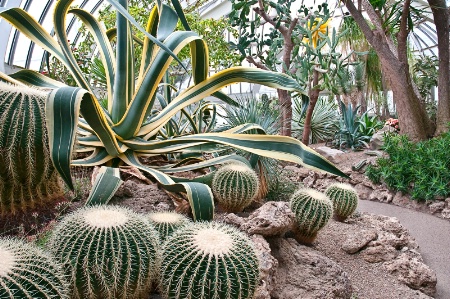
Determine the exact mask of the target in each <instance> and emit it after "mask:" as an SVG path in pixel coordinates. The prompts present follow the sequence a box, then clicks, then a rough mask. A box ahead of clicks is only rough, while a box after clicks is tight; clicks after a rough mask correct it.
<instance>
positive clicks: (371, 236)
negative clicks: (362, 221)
mask: <svg viewBox="0 0 450 299" xmlns="http://www.w3.org/2000/svg"><path fill="white" fill-rule="evenodd" d="M377 237H378V234H377V231H376V230H373V229H371V230H368V229H362V230H359V231H356V232H354V233H353V234H351V235H347V236H346V240H345V241H344V243H343V244H342V247H341V248H342V250H344V251H345V252H347V253H349V254H353V253H356V252H358V251H360V250H361V248H363V247H364V246H366V245H367V244H368V243H369V242H370V241H372V240H375V239H376V238H377Z"/></svg>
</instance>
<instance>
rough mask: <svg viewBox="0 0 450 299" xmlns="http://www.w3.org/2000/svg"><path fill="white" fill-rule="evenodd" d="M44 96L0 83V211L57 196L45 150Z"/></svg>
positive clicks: (54, 176) (54, 175)
mask: <svg viewBox="0 0 450 299" xmlns="http://www.w3.org/2000/svg"><path fill="white" fill-rule="evenodd" d="M46 97H47V94H46V93H45V92H42V91H40V90H37V89H33V88H29V87H23V86H15V85H11V84H7V83H3V82H0V169H1V170H0V211H1V214H6V213H15V212H17V211H18V210H25V209H26V208H28V207H33V206H36V205H38V204H43V203H45V202H46V201H48V200H52V199H54V198H56V197H59V196H60V195H61V194H62V189H61V186H60V184H59V180H58V173H57V172H56V170H55V168H54V167H53V163H52V161H51V159H50V152H49V148H48V134H47V128H46V124H45V100H46Z"/></svg>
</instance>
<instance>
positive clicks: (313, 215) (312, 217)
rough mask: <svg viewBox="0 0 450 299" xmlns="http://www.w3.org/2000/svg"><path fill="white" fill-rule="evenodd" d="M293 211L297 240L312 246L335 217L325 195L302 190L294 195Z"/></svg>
mask: <svg viewBox="0 0 450 299" xmlns="http://www.w3.org/2000/svg"><path fill="white" fill-rule="evenodd" d="M291 210H292V212H294V214H295V220H296V221H295V222H296V225H295V226H294V233H295V235H296V239H297V240H298V241H300V242H302V243H305V244H310V243H312V242H313V241H314V239H315V238H316V236H317V232H318V231H319V230H320V229H322V228H323V227H324V226H325V225H326V224H327V223H328V221H329V220H330V218H331V215H333V204H332V203H331V201H330V199H329V198H328V197H327V196H326V195H325V194H324V193H322V192H319V191H316V190H314V189H311V188H302V189H299V190H297V192H295V193H294V194H293V195H292V198H291Z"/></svg>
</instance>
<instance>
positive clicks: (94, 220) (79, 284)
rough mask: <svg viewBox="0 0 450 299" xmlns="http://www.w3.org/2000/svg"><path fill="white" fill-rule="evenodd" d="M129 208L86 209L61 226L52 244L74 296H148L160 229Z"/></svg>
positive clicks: (56, 231)
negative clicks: (157, 230)
mask: <svg viewBox="0 0 450 299" xmlns="http://www.w3.org/2000/svg"><path fill="white" fill-rule="evenodd" d="M143 217H145V216H140V215H138V214H136V213H134V212H132V211H130V210H128V209H125V208H119V207H115V206H94V207H88V208H83V209H80V210H78V211H76V212H75V213H73V214H71V215H68V216H67V217H66V218H64V219H63V220H62V221H61V223H60V224H58V226H57V227H56V228H55V230H54V232H53V234H52V237H51V239H50V242H49V245H48V247H49V248H50V250H52V251H53V253H54V255H55V257H56V258H57V259H58V261H60V262H61V263H62V264H63V266H64V267H65V271H66V274H67V275H68V276H69V277H70V278H71V283H72V289H73V292H72V293H73V294H72V298H102V299H108V298H110V299H119V298H123V299H129V298H147V297H148V293H149V288H150V286H151V282H152V280H153V279H154V278H155V276H156V275H155V273H156V268H155V267H156V266H155V264H156V258H157V248H156V247H157V244H158V242H159V238H158V233H157V232H156V231H155V230H154V228H153V227H152V225H151V224H150V223H149V222H148V221H147V220H146V219H145V218H143Z"/></svg>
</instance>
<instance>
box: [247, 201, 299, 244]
mask: <svg viewBox="0 0 450 299" xmlns="http://www.w3.org/2000/svg"><path fill="white" fill-rule="evenodd" d="M294 219H295V215H294V214H293V213H292V211H291V209H290V207H289V203H287V202H284V201H278V202H276V201H270V202H267V203H265V204H264V205H263V206H262V207H260V208H259V209H257V210H255V211H254V212H253V213H251V214H250V216H248V218H247V219H245V222H244V223H242V224H241V226H240V228H241V229H242V230H244V231H246V232H247V233H249V234H250V235H252V234H259V235H263V236H267V237H272V236H282V235H284V234H285V233H286V232H287V231H288V230H290V229H291V227H292V225H293V223H294Z"/></svg>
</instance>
